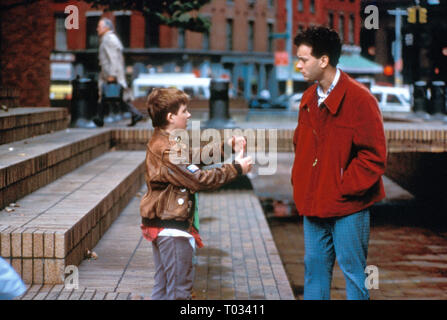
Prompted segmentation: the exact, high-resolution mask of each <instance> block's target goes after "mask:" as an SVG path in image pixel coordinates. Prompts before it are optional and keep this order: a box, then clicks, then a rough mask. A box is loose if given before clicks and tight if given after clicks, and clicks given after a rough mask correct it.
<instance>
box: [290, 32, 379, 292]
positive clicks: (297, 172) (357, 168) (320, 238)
mask: <svg viewBox="0 0 447 320" xmlns="http://www.w3.org/2000/svg"><path fill="white" fill-rule="evenodd" d="M294 43H295V45H296V46H297V48H298V50H297V56H298V65H297V66H298V68H299V69H300V70H301V72H302V74H303V77H304V79H305V80H306V81H309V82H316V83H314V84H313V85H312V86H311V87H309V88H308V89H307V90H306V91H305V92H304V94H303V98H302V100H301V104H300V117H299V120H298V126H297V128H296V130H295V134H294V137H293V143H294V146H295V160H294V164H293V168H292V184H293V193H294V200H295V204H296V207H297V209H298V212H299V213H300V215H302V216H304V218H303V220H304V222H303V226H304V246H305V256H304V264H305V281H304V299H312V300H314V299H330V286H331V280H332V269H333V266H334V261H335V258H337V261H338V264H339V265H340V268H341V270H342V271H343V274H344V277H345V280H346V295H347V298H348V299H369V293H368V290H367V288H365V279H366V275H365V267H366V258H367V251H368V241H369V210H368V208H369V207H370V206H371V205H372V204H373V203H375V202H377V201H379V200H381V199H383V198H384V196H385V192H384V187H383V182H382V178H381V176H382V174H383V173H384V171H385V162H386V144H385V134H384V129H383V123H382V116H381V114H380V111H379V107H378V105H377V101H376V100H375V98H374V97H373V96H372V95H371V94H370V92H369V91H368V89H367V88H366V87H364V86H363V85H361V84H359V83H358V82H356V81H355V80H353V79H352V78H351V77H349V76H348V75H347V74H346V73H344V72H343V71H341V70H340V69H337V67H336V66H337V63H338V59H339V57H340V53H341V43H340V38H339V36H338V34H337V33H336V32H335V31H333V30H330V29H327V28H325V27H313V28H310V29H307V30H305V31H303V32H301V33H299V34H298V35H297V36H296V37H295V39H294Z"/></svg>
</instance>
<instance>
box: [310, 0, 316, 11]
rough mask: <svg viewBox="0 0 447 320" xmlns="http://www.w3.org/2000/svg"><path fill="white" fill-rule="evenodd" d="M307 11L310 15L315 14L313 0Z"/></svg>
mask: <svg viewBox="0 0 447 320" xmlns="http://www.w3.org/2000/svg"><path fill="white" fill-rule="evenodd" d="M309 11H310V13H315V0H310V6H309Z"/></svg>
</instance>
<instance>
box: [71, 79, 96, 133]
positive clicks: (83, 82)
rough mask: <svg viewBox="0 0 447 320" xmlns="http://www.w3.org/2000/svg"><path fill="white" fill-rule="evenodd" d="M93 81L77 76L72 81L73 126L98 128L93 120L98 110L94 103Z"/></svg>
mask: <svg viewBox="0 0 447 320" xmlns="http://www.w3.org/2000/svg"><path fill="white" fill-rule="evenodd" d="M92 83H93V81H92V80H91V79H88V78H81V79H79V78H77V79H75V80H73V81H72V85H73V97H72V100H71V124H70V126H71V127H77V128H96V125H95V124H94V123H93V121H92V120H91V119H92V117H93V114H94V111H95V110H96V108H95V105H92V99H93V95H92V91H91V90H92Z"/></svg>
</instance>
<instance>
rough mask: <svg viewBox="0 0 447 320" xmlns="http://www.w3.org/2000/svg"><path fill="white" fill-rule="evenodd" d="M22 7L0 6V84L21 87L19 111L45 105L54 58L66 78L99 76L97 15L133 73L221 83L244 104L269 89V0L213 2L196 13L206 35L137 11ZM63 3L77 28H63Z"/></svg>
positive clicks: (9, 1)
mask: <svg viewBox="0 0 447 320" xmlns="http://www.w3.org/2000/svg"><path fill="white" fill-rule="evenodd" d="M18 3H22V5H19V6H17V7H15V6H14V4H18ZM23 3H24V2H23V1H19V0H5V1H2V4H1V8H2V10H1V13H0V14H1V20H0V21H1V22H0V39H1V41H0V45H1V52H0V61H1V62H0V63H1V69H0V85H3V86H10V87H16V88H19V89H21V98H20V105H22V106H42V105H49V87H50V84H51V81H52V79H51V78H50V67H51V65H52V63H54V62H60V61H59V60H58V59H60V58H61V57H62V60H64V59H66V57H68V62H70V63H72V64H73V65H74V66H75V72H74V75H76V74H78V75H81V76H92V75H95V74H96V73H97V72H98V71H99V70H98V61H97V53H98V38H97V36H96V24H97V21H98V19H99V18H100V17H101V16H102V15H103V14H104V15H105V16H108V17H109V18H111V19H112V20H113V21H114V22H115V24H116V29H117V33H118V35H119V36H120V38H121V40H122V41H123V44H124V45H125V50H124V53H125V58H126V64H127V65H128V66H133V67H134V70H137V71H141V70H142V69H144V67H147V66H149V65H150V66H152V67H154V68H155V69H156V70H157V71H163V72H179V71H181V72H195V73H196V74H200V76H213V77H227V78H229V79H230V80H231V83H232V84H233V86H234V87H235V88H238V89H239V94H240V95H242V96H244V97H246V98H249V97H250V96H251V95H252V92H256V91H257V90H261V89H262V88H266V87H274V86H275V81H276V79H275V74H274V66H273V61H274V59H273V50H274V48H273V44H272V41H271V40H269V37H268V33H269V32H273V30H274V25H275V1H273V0H258V1H253V0H213V1H212V2H211V3H210V4H208V5H206V6H204V7H203V8H202V9H201V10H200V13H201V14H203V15H205V16H208V17H209V18H210V19H211V22H212V24H211V25H212V27H211V30H210V32H209V34H206V35H204V34H201V33H196V32H191V31H183V30H179V29H176V28H169V27H166V26H157V25H154V24H153V23H151V21H150V19H148V18H146V17H145V16H143V15H142V14H141V13H139V12H131V11H119V12H106V13H103V10H101V9H97V8H92V7H91V6H90V5H89V4H87V3H84V2H82V1H75V0H69V1H61V0H52V1H37V2H35V3H31V4H23ZM10 5H12V8H10ZM68 5H75V6H77V8H78V9H79V29H71V30H66V29H65V27H64V21H65V18H66V17H67V14H66V13H64V11H65V8H66V6H68ZM70 57H74V58H70ZM71 60H74V61H71ZM137 73H138V72H137ZM134 75H135V73H134Z"/></svg>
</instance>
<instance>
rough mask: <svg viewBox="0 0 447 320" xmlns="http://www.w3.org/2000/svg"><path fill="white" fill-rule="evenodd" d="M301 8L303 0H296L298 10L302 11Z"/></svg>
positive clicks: (302, 7) (302, 8)
mask: <svg viewBox="0 0 447 320" xmlns="http://www.w3.org/2000/svg"><path fill="white" fill-rule="evenodd" d="M303 10H304V4H303V0H298V11H299V12H303Z"/></svg>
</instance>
